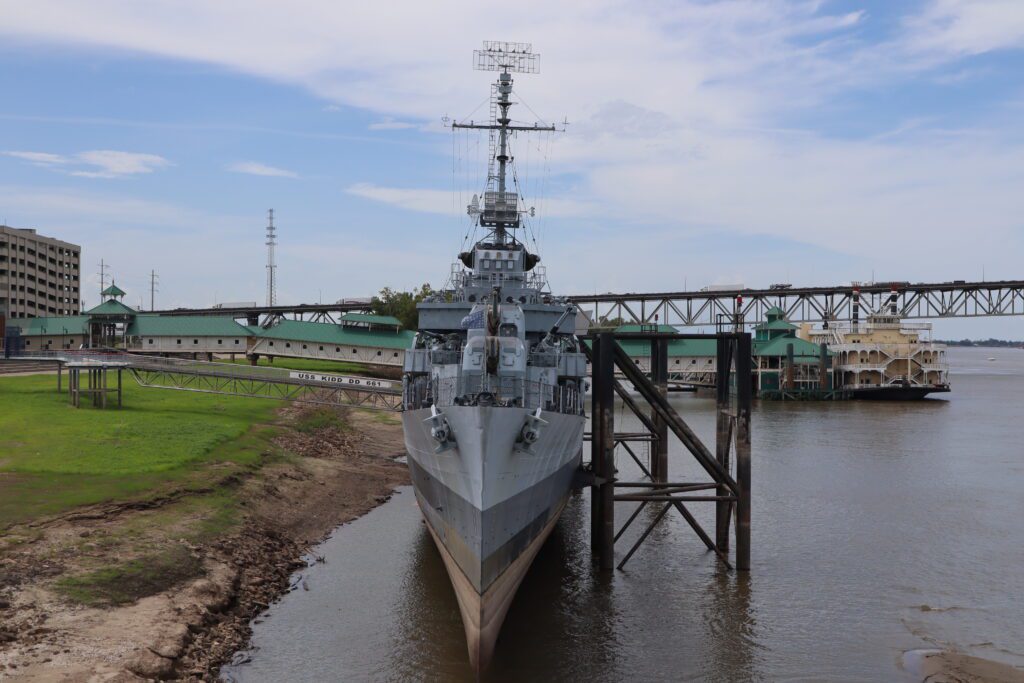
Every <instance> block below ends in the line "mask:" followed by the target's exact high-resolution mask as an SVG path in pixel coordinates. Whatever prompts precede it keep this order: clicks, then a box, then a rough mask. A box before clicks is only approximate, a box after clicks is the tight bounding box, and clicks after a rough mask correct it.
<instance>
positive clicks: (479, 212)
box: [452, 40, 557, 245]
mask: <svg viewBox="0 0 1024 683" xmlns="http://www.w3.org/2000/svg"><path fill="white" fill-rule="evenodd" d="M539 58H540V55H539V54H535V53H534V52H533V49H532V46H531V45H530V44H529V43H509V42H505V41H496V40H485V41H484V47H483V49H482V50H474V51H473V68H474V69H476V70H477V71H498V72H500V73H499V75H498V81H497V83H495V84H494V86H493V87H492V89H491V121H490V123H488V124H481V123H473V122H470V123H456V122H453V123H452V128H473V129H478V130H487V131H490V133H491V145H490V147H491V149H490V156H491V162H490V164H489V166H488V173H487V189H486V190H485V191H484V198H483V199H484V201H483V206H482V207H481V206H480V204H479V202H478V201H475V198H474V201H473V203H471V204H470V205H469V206H468V207H467V211H468V212H469V214H470V215H471V216H476V218H477V221H478V222H479V224H480V225H481V226H483V227H485V228H489V229H490V230H491V235H492V236H493V238H494V243H495V244H498V245H505V244H507V243H508V238H509V235H508V231H509V230H515V229H516V228H519V227H521V225H520V218H521V214H522V213H524V212H523V211H522V210H520V208H519V192H518V191H516V190H508V189H507V175H508V173H507V172H508V164H509V162H510V161H511V156H510V155H509V133H510V132H513V131H520V130H521V131H551V132H554V131H556V130H557V129H556V128H555V127H554V126H542V125H540V124H538V123H535V124H534V125H532V126H513V125H511V124H512V119H510V118H509V114H508V110H509V107H511V106H512V100H511V99H510V95H511V94H512V74H513V73H524V74H536V73H540V64H539ZM495 161H497V169H495V168H494V163H493V162H495ZM512 241H513V242H514V241H515V237H514V236H513V237H512Z"/></svg>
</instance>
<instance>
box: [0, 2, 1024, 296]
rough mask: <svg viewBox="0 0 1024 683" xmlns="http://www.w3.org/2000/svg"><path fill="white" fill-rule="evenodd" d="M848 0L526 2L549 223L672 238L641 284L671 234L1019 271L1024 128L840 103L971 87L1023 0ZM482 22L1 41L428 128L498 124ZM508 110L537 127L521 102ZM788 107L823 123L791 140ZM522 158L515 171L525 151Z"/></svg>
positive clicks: (436, 18) (309, 6)
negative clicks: (195, 72)
mask: <svg viewBox="0 0 1024 683" xmlns="http://www.w3.org/2000/svg"><path fill="white" fill-rule="evenodd" d="M837 4H838V3H828V2H820V1H818V0H733V1H731V2H718V3H708V2H704V1H703V0H699V1H698V0H652V1H651V2H646V3H639V4H638V3H635V2H629V1H628V0H604V1H602V2H597V3H595V2H591V1H589V0H575V1H573V0H567V1H566V2H557V3H553V2H550V1H548V0H524V2H523V3H521V4H520V5H519V6H517V11H516V12H513V13H509V14H507V15H504V17H503V20H504V26H503V32H504V34H505V35H506V36H509V37H516V36H524V37H528V38H529V39H530V40H532V41H533V44H534V46H535V49H536V50H537V51H539V52H540V53H541V54H542V58H541V67H542V74H541V75H540V76H522V77H517V79H516V88H517V91H516V97H517V99H518V98H520V97H521V98H523V100H524V101H525V103H528V104H529V107H530V108H531V109H532V110H535V111H536V112H538V113H539V114H541V115H543V116H545V117H548V118H549V120H561V119H562V117H563V116H567V117H568V119H569V120H570V121H571V122H572V125H571V126H570V127H569V131H568V133H567V134H566V135H565V136H562V138H561V139H560V140H558V142H557V143H555V145H554V147H553V148H552V149H551V150H550V153H548V154H546V157H547V159H548V160H549V161H550V165H551V168H552V171H553V174H552V175H553V176H558V177H561V178H562V179H565V178H570V179H571V181H569V180H567V181H565V183H564V184H563V185H562V186H561V187H560V191H559V192H558V193H556V194H557V197H556V199H554V200H549V204H548V207H547V208H548V211H546V213H547V214H549V215H562V216H587V217H588V218H589V217H597V218H600V219H602V220H599V221H594V222H595V223H596V226H597V227H595V232H596V231H597V230H599V229H605V230H608V231H611V230H612V229H613V227H614V226H617V225H618V226H623V225H624V226H629V227H628V228H625V229H624V230H625V231H628V232H629V234H628V236H627V237H626V238H620V241H621V242H622V243H624V244H627V245H630V246H633V247H635V246H636V245H637V244H640V243H643V242H644V241H646V242H648V243H656V244H658V245H660V246H659V248H658V249H657V250H656V251H657V253H656V254H652V253H651V251H643V250H639V251H640V252H642V253H644V255H645V256H644V258H645V259H646V260H647V261H650V264H649V266H648V265H647V264H646V262H645V264H639V265H638V266H637V268H635V269H630V268H623V269H622V270H623V272H629V273H631V274H630V275H629V277H636V278H637V279H638V280H640V279H644V278H648V277H653V275H652V274H654V273H662V274H664V275H663V277H664V278H665V280H666V281H667V280H668V279H670V278H672V277H676V276H677V275H678V271H679V267H680V264H681V263H692V259H690V255H689V254H687V253H685V249H684V247H682V246H680V245H681V244H683V243H684V241H685V239H686V237H687V236H689V235H692V234H694V233H696V232H698V231H701V230H706V231H716V232H720V233H728V234H733V235H740V237H739V238H737V239H744V238H745V237H746V236H750V235H771V236H775V237H778V238H782V239H784V240H792V241H796V242H802V243H809V244H815V245H819V246H822V247H826V248H827V249H830V250H834V251H840V252H842V253H844V254H851V255H854V257H856V258H858V259H860V261H859V262H860V263H869V262H870V263H876V262H879V263H887V264H891V265H892V267H893V268H894V269H896V268H906V269H908V270H910V269H918V272H921V271H922V270H924V269H927V268H933V269H940V268H951V267H952V266H954V265H956V264H959V263H963V262H967V261H971V262H981V261H982V259H984V260H985V262H986V263H988V264H989V265H990V270H991V264H992V262H993V261H1000V262H1001V263H1005V264H1008V265H1007V268H1010V267H1011V265H1012V263H1013V258H1014V251H1013V249H1012V248H1008V247H1007V245H1010V246H1012V245H1019V244H1020V238H1018V237H1015V235H1019V234H1021V232H1022V226H1021V223H1020V220H1021V219H1020V216H1022V215H1024V206H1022V201H1024V200H1022V199H1021V196H1022V195H1021V193H1020V190H1019V188H1020V187H1021V186H1022V184H1024V182H1022V181H1024V178H1022V175H1021V174H1022V171H1021V169H1024V140H1022V137H1021V132H1020V127H1019V123H1018V121H1017V119H1014V118H1012V117H1010V116H1004V117H1003V118H1000V116H999V115H992V116H991V117H990V118H988V119H980V120H975V121H973V122H972V123H970V124H968V125H970V126H973V127H974V128H973V129H971V128H968V129H966V130H962V131H953V132H950V131H947V130H942V129H941V128H940V127H939V126H941V125H942V124H941V123H940V121H941V117H942V116H943V115H944V114H945V112H944V111H942V106H941V104H940V105H937V106H936V105H934V104H927V105H925V106H928V107H931V109H930V111H926V112H924V114H922V113H921V112H919V111H915V112H914V114H913V116H912V117H910V116H908V119H911V120H910V121H909V122H905V125H898V124H897V125H893V123H892V122H891V121H884V122H883V123H881V124H879V125H880V126H884V128H885V129H884V130H872V129H871V125H872V124H871V121H864V122H861V124H862V125H858V126H857V128H858V130H864V131H865V132H864V133H862V134H858V133H850V132H849V130H846V131H843V133H844V134H843V135H841V136H840V135H835V134H833V133H834V132H835V131H834V128H833V127H832V126H833V124H832V122H831V121H830V114H831V113H834V112H836V111H837V110H838V108H839V107H840V106H842V103H843V102H849V101H856V100H857V98H858V96H859V95H860V94H861V93H863V92H866V91H869V92H872V93H873V94H875V95H878V94H879V93H880V92H894V91H897V90H898V89H899V87H900V85H901V84H904V83H909V82H914V81H915V80H919V79H922V78H925V79H928V80H929V81H932V82H933V81H940V80H946V81H963V80H966V81H970V79H971V78H972V76H971V73H972V72H971V69H976V66H977V65H976V64H971V63H967V64H961V63H960V62H961V61H962V60H964V57H965V56H969V55H976V54H982V53H986V52H991V51H995V50H1007V49H1016V48H1020V47H1022V45H1024V2H1022V1H1021V0H976V1H970V2H969V1H967V0H922V2H920V3H914V4H913V5H912V4H910V3H903V4H902V5H901V8H902V9H901V11H903V12H905V13H912V14H909V15H908V16H907V17H906V18H904V19H900V20H896V21H895V22H894V23H892V24H891V25H887V26H879V25H877V22H878V21H879V20H878V19H876V18H875V17H873V16H872V15H871V14H870V13H861V12H839V11H836V10H835V9H834V8H835V7H836V5H837ZM451 16H458V17H459V21H458V22H453V21H448V20H446V19H445V17H451ZM493 17H494V14H493V8H491V7H488V6H486V4H483V3H479V2H468V1H464V2H458V1H456V0H438V2H434V3H409V4H407V5H403V6H402V8H401V11H397V12H396V11H395V9H394V6H393V5H390V4H388V3H355V4H353V3H340V4H339V3H334V2H327V1H322V2H316V1H315V0H307V1H306V2H303V3H301V6H300V8H299V9H296V7H295V6H289V5H286V4H282V3H279V2H272V1H271V0H251V2H250V3H249V4H248V5H247V11H246V12H244V13H239V12H237V11H234V9H233V7H232V6H229V5H224V4H222V3H210V2H202V1H201V0H180V1H179V2H175V3H170V4H153V3H145V4H139V3H135V2H131V1H130V0H104V1H103V2H100V3H88V4H85V3H61V2H56V1H55V0H35V1H34V2H30V3H18V4H16V5H14V9H12V10H11V11H10V12H8V13H7V14H6V15H5V18H4V22H3V25H2V26H0V33H5V34H7V35H13V36H16V37H17V38H19V39H20V41H42V42H56V43H62V44H63V43H73V44H78V45H83V46H90V47H104V48H115V49H119V50H130V51H138V52H143V53H146V54H154V55H158V56H163V57H169V58H178V59H186V60H191V61H196V62H202V63H210V64H215V65H218V66H221V67H224V68H226V69H230V70H234V71H239V72H244V73H247V74H254V75H257V76H259V77H263V78H267V79H271V80H273V81H275V82H284V83H288V84H292V85H297V86H300V87H303V88H306V89H308V90H309V91H310V92H312V93H314V94H316V95H318V96H320V97H322V98H324V101H325V102H330V103H331V104H328V105H326V106H325V109H326V110H327V111H333V110H336V109H341V108H342V107H359V108H363V109H366V110H368V111H370V112H372V114H373V116H374V117H375V118H379V119H380V120H379V121H378V122H377V123H374V124H371V126H370V127H371V128H372V129H375V130H387V129H389V128H397V127H398V126H405V125H416V126H419V127H421V128H424V129H425V130H440V127H439V126H438V125H437V124H436V123H435V124H434V125H433V127H430V124H429V122H438V121H439V119H440V117H441V116H442V115H444V114H449V115H452V116H456V117H457V118H460V119H461V118H462V117H463V116H466V117H475V118H476V120H481V119H483V118H486V116H487V105H486V99H485V98H486V95H487V92H488V91H487V88H488V87H489V83H490V81H491V80H492V78H491V77H492V74H480V73H474V72H472V71H471V70H470V66H471V62H470V54H471V51H472V50H473V49H474V48H478V47H479V41H478V39H477V37H490V36H491V35H492V33H491V31H492V29H493ZM872 22H875V23H872ZM424 26H429V27H430V30H429V31H425V30H424ZM566 27H571V32H572V40H566V31H567V29H566ZM881 35H885V36H888V37H887V38H885V39H881V38H877V37H876V36H881ZM498 37H503V36H498ZM939 67H952V68H950V69H949V73H946V72H944V71H943V69H942V68H939ZM877 86H884V89H885V90H884V91H883V90H881V89H876V90H874V91H872V90H871V89H872V88H876V87H877ZM482 99H483V100H484V102H483V106H482V108H480V109H478V110H477V112H476V113H472V114H471V112H473V109H474V107H476V106H477V104H478V103H479V102H481V100H482ZM1019 106H1020V105H1019V104H1018V107H1019ZM1017 113H1018V114H1019V112H1017ZM932 114H934V115H935V117H934V118H932V117H931V115H932ZM513 115H514V116H515V117H516V118H517V119H532V115H531V114H530V112H529V110H528V109H527V108H526V107H525V106H517V107H515V108H514V110H513ZM794 115H796V117H799V118H796V117H794ZM808 115H809V116H808ZM868 118H871V117H868ZM883 118H884V117H881V116H880V117H879V120H882V119H883ZM793 120H801V121H807V120H813V121H814V123H810V124H805V125H806V126H807V128H806V129H805V130H799V131H794V130H787V129H786V128H787V126H788V125H791V124H790V122H791V121H793ZM411 122H416V123H415V124H413V123H411ZM893 129H895V130H893ZM883 133H884V134H883ZM484 147H485V149H486V143H485V144H484ZM443 148H444V145H438V149H443ZM534 151H535V152H536V151H537V150H534ZM516 153H517V154H518V155H519V156H518V157H517V162H524V161H525V159H524V156H525V155H524V153H523V149H522V148H519V149H517V151H516ZM21 158H23V159H24V160H25V161H28V162H31V163H40V164H44V165H50V166H52V167H55V168H56V167H60V168H64V167H65V166H66V163H65V162H64V161H63V160H45V159H43V158H38V159H29V158H25V157H21ZM535 158H536V157H535ZM93 172H96V171H95V170H93ZM101 172H102V170H101ZM367 180H373V178H367ZM570 183H571V185H570ZM447 184H448V183H447V181H446V180H444V179H441V180H439V181H438V182H437V183H436V185H434V186H433V187H419V188H396V187H388V186H384V185H380V184H376V183H373V182H366V183H360V184H356V185H352V186H350V187H349V188H348V189H347V191H348V193H350V194H352V195H355V196H360V197H364V198H366V199H371V200H373V201H377V202H382V203H387V204H391V205H394V206H399V207H403V208H405V209H408V210H415V211H421V212H429V213H434V214H438V215H455V214H458V215H464V208H463V206H462V204H465V203H466V201H468V196H469V193H467V194H466V195H465V196H464V197H463V198H462V199H459V200H456V201H455V202H453V199H452V194H451V193H450V192H449V191H448V190H447V189H446V187H447ZM549 194H550V192H549ZM527 201H528V202H531V201H534V198H533V197H530V196H528V197H527ZM538 208H540V207H538ZM651 226H654V227H651ZM1014 231H1016V232H1014ZM666 235H667V237H666ZM589 244H590V251H591V252H592V256H591V257H590V258H592V259H593V261H592V262H591V264H590V266H588V268H589V270H590V272H592V273H598V272H600V268H599V264H600V263H607V262H608V261H609V260H610V259H611V258H613V257H615V258H626V257H625V256H623V254H624V249H623V248H622V244H620V243H619V242H615V241H614V240H608V239H605V240H603V241H602V240H599V239H594V240H592V241H591V242H590V243H589ZM876 259H877V261H876ZM570 261H571V259H570ZM805 265H806V264H805ZM689 267H703V268H711V267H712V266H711V265H708V264H705V263H701V264H699V265H698V266H693V265H691V266H689ZM755 267H760V266H752V269H753V268H755ZM807 267H808V268H810V267H811V266H807ZM641 271H642V272H641ZM933 272H935V271H933ZM633 273H641V274H635V275H634V274H633ZM601 277H604V276H603V275H602V276H601ZM624 277H625V276H624ZM822 277H823V278H828V279H832V278H833V277H836V276H835V275H834V273H831V272H823V273H822ZM909 277H913V276H909ZM922 277H923V276H922ZM712 279H713V278H712V277H710V276H709V277H707V280H708V281H711V280H712ZM780 279H781V277H780ZM652 286H653V285H652Z"/></svg>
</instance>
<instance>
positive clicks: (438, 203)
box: [345, 183, 596, 217]
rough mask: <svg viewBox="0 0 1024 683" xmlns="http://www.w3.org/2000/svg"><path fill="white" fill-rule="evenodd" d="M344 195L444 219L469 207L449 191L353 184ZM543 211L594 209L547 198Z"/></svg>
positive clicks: (588, 211) (550, 213) (580, 212)
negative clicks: (439, 215)
mask: <svg viewBox="0 0 1024 683" xmlns="http://www.w3.org/2000/svg"><path fill="white" fill-rule="evenodd" d="M345 191H346V192H348V193H349V194H351V195H355V196H357V197H363V198H364V199H372V200H373V201H376V202H381V203H384V204H391V205H392V206H398V207H400V208H403V209H408V210H410V211H421V212H424V213H436V214H442V215H446V216H458V215H465V213H466V205H468V204H469V202H470V199H471V197H472V193H471V192H470V193H466V194H465V195H464V196H462V199H464V200H465V201H464V202H461V203H460V199H459V196H460V195H459V194H458V193H455V195H454V198H453V193H452V191H451V190H432V189H426V188H403V187H382V186H380V185H374V184H373V183H356V184H354V185H350V186H349V187H347V188H345ZM526 208H527V209H529V208H530V205H529V203H527V205H526ZM535 208H540V207H535ZM543 210H544V214H545V215H546V216H554V217H570V216H572V217H575V216H585V215H587V214H591V213H593V212H594V211H595V210H596V208H595V207H593V206H589V205H588V204H586V203H584V202H581V201H576V200H573V199H567V198H561V197H547V198H545V199H544V200H543Z"/></svg>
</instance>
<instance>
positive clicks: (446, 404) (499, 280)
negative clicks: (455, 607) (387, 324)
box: [402, 42, 586, 671]
mask: <svg viewBox="0 0 1024 683" xmlns="http://www.w3.org/2000/svg"><path fill="white" fill-rule="evenodd" d="M537 57H538V55H536V54H535V53H533V52H532V50H531V48H530V46H529V45H525V44H522V43H498V42H485V43H484V49H483V50H480V51H477V52H475V53H474V59H475V66H476V68H477V69H481V70H487V71H497V72H498V80H497V82H496V84H495V85H494V86H493V89H492V97H493V100H492V101H493V107H492V112H493V114H492V118H491V121H490V122H489V123H486V124H483V123H480V124H477V123H454V124H452V125H453V127H455V128H469V129H479V130H486V131H487V132H488V133H489V134H490V136H491V149H492V151H493V154H492V157H491V159H490V167H489V170H488V174H487V186H486V188H484V191H483V192H482V196H481V197H477V196H474V198H473V201H472V203H471V204H470V205H469V206H468V207H467V210H468V213H469V215H470V217H471V219H472V220H473V221H474V223H475V225H476V227H477V228H479V229H481V230H482V231H483V232H484V233H485V234H484V236H483V237H482V238H481V239H480V240H479V241H477V242H476V243H475V244H474V245H473V246H472V248H471V249H469V250H467V251H464V252H462V253H461V254H459V258H458V262H457V263H456V265H455V267H454V268H453V270H452V273H451V279H450V287H449V288H447V289H446V290H445V291H444V292H443V293H441V294H438V295H435V296H432V297H430V298H428V299H427V300H425V301H424V302H423V303H421V304H420V305H419V306H418V309H419V332H418V333H417V335H416V338H415V341H414V343H413V347H412V348H411V349H410V350H409V351H408V352H407V353H406V356H405V369H404V376H403V390H404V397H403V400H404V404H405V412H404V413H403V416H402V422H403V426H404V431H405V442H406V449H407V451H408V454H409V459H408V460H409V469H410V472H411V474H412V480H413V487H414V489H415V492H416V500H417V502H418V503H419V506H420V508H421V510H422V512H423V517H424V519H425V520H426V522H427V528H428V529H429V530H430V534H431V535H432V536H433V538H434V540H435V542H436V543H437V546H438V549H439V550H440V552H441V555H442V557H443V558H444V562H445V565H446V567H447V569H448V573H449V576H450V577H451V581H452V585H453V586H454V588H455V593H456V597H457V599H458V603H459V608H460V611H461V613H462V619H463V623H464V626H465V629H466V639H467V645H468V647H469V658H470V662H471V664H472V665H473V667H474V668H475V669H476V670H477V671H479V670H481V669H482V668H484V667H485V666H486V665H487V663H488V661H489V660H490V658H491V654H492V652H493V649H494V644H495V640H496V638H497V635H498V631H499V630H500V628H501V624H502V622H503V620H504V618H505V614H506V612H507V611H508V608H509V605H510V604H511V601H512V599H513V597H514V595H515V592H516V590H517V589H518V587H519V584H520V582H521V581H522V579H523V576H524V575H525V573H526V571H527V569H528V568H529V566H530V563H531V562H532V561H533V558H534V557H535V556H536V554H537V551H538V550H539V549H540V547H541V545H542V544H543V543H544V540H545V539H546V538H547V536H548V534H549V533H550V532H551V529H552V527H553V526H554V524H555V523H556V522H557V520H558V518H559V515H560V514H561V512H562V509H563V507H564V506H565V503H566V500H567V499H568V496H569V493H570V489H571V485H572V480H573V477H574V474H575V472H576V470H577V469H578V468H579V464H580V457H581V454H582V442H583V431H584V423H585V417H584V411H583V405H584V403H583V401H584V395H585V390H586V387H585V381H586V380H585V377H586V360H585V356H584V354H583V353H582V350H581V347H580V341H579V340H578V339H577V338H576V336H575V335H574V331H575V324H576V310H575V307H574V306H572V305H571V304H569V303H568V302H566V301H565V300H563V299H561V298H559V297H556V296H553V295H552V294H551V293H550V291H549V289H548V286H547V283H546V278H545V276H544V271H543V268H542V267H541V266H540V265H539V262H540V257H539V256H538V255H537V254H535V253H531V252H530V251H529V250H528V249H527V247H526V245H525V244H524V242H523V241H521V240H520V239H519V237H518V236H517V235H518V233H519V231H520V229H521V228H523V226H524V220H525V219H526V217H527V214H528V213H529V212H528V210H527V209H525V207H524V204H523V202H522V198H521V196H520V193H519V190H518V189H517V187H515V182H514V174H512V173H511V172H510V170H511V164H512V161H513V157H512V155H511V150H510V145H511V143H512V136H513V135H514V134H515V133H516V132H517V131H544V130H546V131H551V130H554V128H553V127H551V126H541V125H539V124H538V125H534V126H515V125H512V121H511V119H510V118H509V108H510V107H511V106H512V104H513V102H512V99H511V95H512V83H513V81H512V73H516V72H519V73H536V72H537ZM510 180H511V181H512V182H510Z"/></svg>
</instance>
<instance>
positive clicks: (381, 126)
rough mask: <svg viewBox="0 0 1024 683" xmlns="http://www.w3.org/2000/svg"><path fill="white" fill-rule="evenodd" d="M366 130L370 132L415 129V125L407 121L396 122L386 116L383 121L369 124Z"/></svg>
mask: <svg viewBox="0 0 1024 683" xmlns="http://www.w3.org/2000/svg"><path fill="white" fill-rule="evenodd" d="M367 128H369V129H370V130H406V129H408V128H416V124H415V123H409V122H408V121H396V120H395V119H393V118H391V117H390V116H388V117H385V118H384V120H383V121H377V122H375V123H371V124H370V125H369V126H367Z"/></svg>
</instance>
